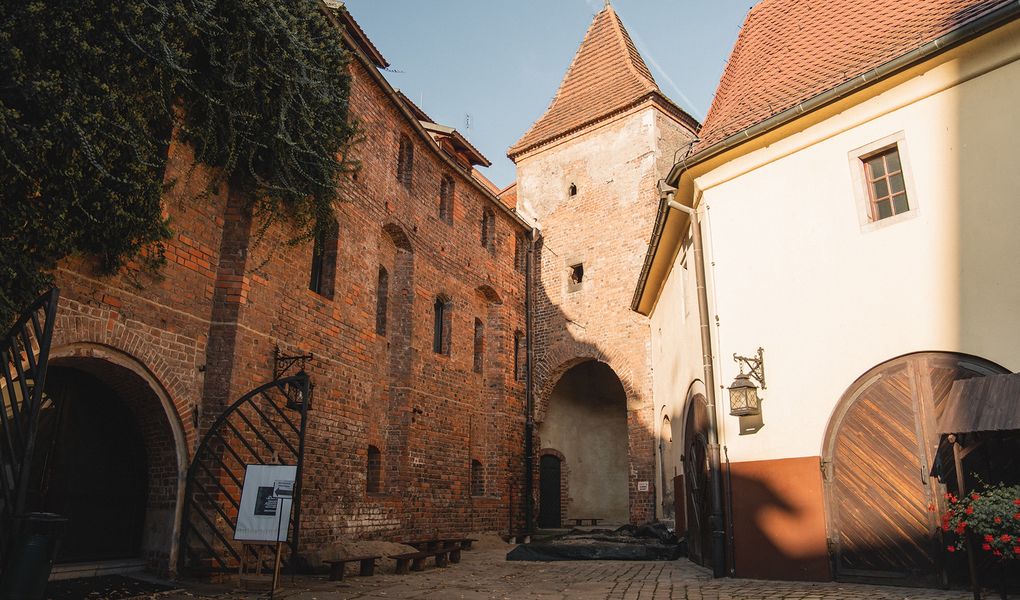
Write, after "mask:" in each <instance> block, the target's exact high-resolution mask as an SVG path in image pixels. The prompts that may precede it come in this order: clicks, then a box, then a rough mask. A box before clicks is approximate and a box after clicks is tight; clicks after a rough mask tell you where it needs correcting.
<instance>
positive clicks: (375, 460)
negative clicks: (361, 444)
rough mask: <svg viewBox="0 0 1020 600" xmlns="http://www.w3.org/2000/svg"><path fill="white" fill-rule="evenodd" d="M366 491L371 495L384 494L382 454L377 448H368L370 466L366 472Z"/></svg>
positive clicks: (368, 465)
mask: <svg viewBox="0 0 1020 600" xmlns="http://www.w3.org/2000/svg"><path fill="white" fill-rule="evenodd" d="M365 491H366V492H367V493H369V494H378V493H381V492H382V453H381V452H379V449H378V448H376V447H375V446H369V447H368V464H367V467H366V472H365Z"/></svg>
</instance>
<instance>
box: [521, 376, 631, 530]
mask: <svg viewBox="0 0 1020 600" xmlns="http://www.w3.org/2000/svg"><path fill="white" fill-rule="evenodd" d="M538 435H539V438H540V439H541V442H542V447H543V448H555V449H556V450H558V451H559V452H561V453H562V455H563V464H562V468H563V470H564V471H565V472H566V473H567V475H566V477H565V479H566V482H565V483H566V486H567V487H568V489H569V497H568V498H567V502H566V507H565V514H563V515H562V517H563V518H564V519H569V518H598V519H604V520H605V521H606V522H608V523H627V522H628V521H629V520H630V494H629V488H628V464H629V463H628V452H627V449H628V444H627V439H628V436H627V394H626V392H625V390H624V387H623V384H622V383H621V381H620V378H619V377H617V375H616V373H615V372H614V371H613V369H612V368H610V367H609V365H607V364H605V363H602V362H598V361H595V360H589V361H585V362H582V363H580V364H578V365H576V366H574V367H572V368H571V369H570V370H568V371H567V372H566V373H564V374H563V376H562V377H561V378H560V379H559V381H558V382H557V383H556V385H555V387H554V388H553V390H552V393H551V394H550V397H549V399H548V409H547V411H546V414H545V419H544V421H543V422H542V423H540V424H539V427H538ZM540 491H541V490H540ZM539 503H540V505H542V504H543V503H542V501H541V498H540V499H539Z"/></svg>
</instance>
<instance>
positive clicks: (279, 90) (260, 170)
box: [0, 0, 354, 321]
mask: <svg viewBox="0 0 1020 600" xmlns="http://www.w3.org/2000/svg"><path fill="white" fill-rule="evenodd" d="M346 61H347V56H346V53H345V52H344V50H343V46H342V40H341V37H340V32H339V31H337V30H336V29H335V28H333V27H332V26H331V25H330V24H329V23H328V22H327V21H326V19H325V18H324V16H323V15H322V14H321V13H319V10H318V4H317V3H316V2H314V1H313V0H300V1H295V2H285V3H280V2H276V1H275V0H166V1H159V0H152V1H148V0H124V1H121V2H103V1H100V0H73V1H71V0H52V1H46V2H43V1H38V0H37V1H26V0H12V1H10V2H4V3H0V181H3V184H4V185H3V187H2V188H0V194H2V195H0V202H2V209H3V210H0V321H3V320H7V319H9V318H10V317H11V316H12V315H14V314H17V312H18V311H19V309H20V307H22V306H23V305H25V304H27V303H28V302H30V301H31V299H33V298H34V297H35V296H36V295H37V294H38V293H39V292H40V291H41V290H42V289H43V288H45V287H46V286H48V285H49V284H50V280H51V275H50V273H49V271H51V270H52V269H53V268H54V267H55V265H56V263H57V261H59V260H60V259H62V258H64V257H67V256H70V255H74V254H86V255H92V256H95V257H97V258H98V259H99V264H100V266H101V268H102V269H103V270H104V271H105V272H114V271H116V270H118V269H120V268H121V267H123V266H124V265H125V264H126V263H127V262H128V261H131V260H135V259H139V258H141V259H143V262H147V263H148V264H150V265H151V266H158V265H159V264H160V263H161V259H162V251H161V243H162V242H163V241H165V240H166V239H168V238H169V236H170V227H169V223H168V222H167V221H166V220H165V219H164V217H163V207H162V205H161V198H162V191H163V177H164V172H165V169H166V162H167V150H168V147H169V144H170V141H171V137H172V135H174V134H175V133H176V134H178V135H179V138H180V139H181V140H183V141H185V142H187V143H189V144H191V145H192V146H193V147H194V149H195V155H196V160H197V161H198V162H200V163H202V164H205V165H208V166H212V167H216V168H218V170H219V171H218V172H219V173H220V177H221V179H222V180H224V181H227V182H229V184H230V185H231V186H233V187H234V188H235V189H236V190H238V191H241V192H243V193H245V194H246V195H247V197H249V198H250V199H251V203H250V208H251V209H252V210H253V211H254V212H255V214H256V215H257V216H258V217H259V218H260V219H262V221H263V224H268V223H271V222H275V221H277V220H282V219H286V220H289V221H291V222H292V223H293V224H294V225H295V226H296V231H297V232H298V234H297V235H298V236H299V237H308V236H310V235H312V233H313V230H314V229H315V228H316V227H318V226H319V225H318V223H326V222H328V221H330V220H331V219H330V217H332V203H333V201H334V199H335V196H336V189H337V186H338V184H339V183H340V179H341V178H342V177H343V175H344V173H345V172H346V171H348V170H350V168H351V166H350V165H349V164H348V163H346V162H344V159H343V158H341V157H343V156H346V155H347V154H348V153H347V152H346V150H347V146H348V144H349V143H350V141H351V139H352V137H353V135H354V127H353V126H352V124H351V123H350V122H349V119H348V110H347V109H348V95H349V91H350V78H349V76H348V74H347V70H346V66H347V62H346ZM218 183H219V182H215V183H214V184H218ZM260 230H264V229H260Z"/></svg>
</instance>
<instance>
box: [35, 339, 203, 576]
mask: <svg viewBox="0 0 1020 600" xmlns="http://www.w3.org/2000/svg"><path fill="white" fill-rule="evenodd" d="M46 395H47V397H48V401H47V402H46V403H45V405H44V407H43V410H42V414H41V415H40V438H39V441H38V445H37V451H36V453H35V458H34V461H35V468H33V474H34V482H33V485H32V489H31V490H30V495H31V496H30V506H31V507H32V510H43V511H48V512H55V513H58V514H61V515H64V516H66V517H67V518H68V519H69V523H68V525H67V529H66V531H65V533H64V536H63V538H62V541H61V546H60V551H59V554H58V556H57V561H58V562H63V563H73V562H92V561H103V560H114V559H144V560H145V561H146V563H147V564H148V565H149V566H150V567H152V568H154V569H156V570H159V571H164V570H166V569H167V568H168V567H169V565H171V564H173V563H172V559H173V558H174V554H175V550H176V539H177V533H176V532H177V530H178V529H179V520H180V494H181V485H180V483H181V474H182V473H183V470H184V469H183V468H182V467H183V465H184V464H186V463H185V461H186V455H185V451H184V436H183V428H182V427H181V424H180V421H179V419H178V417H177V414H176V410H174V409H173V408H169V411H170V412H169V415H168V407H172V404H171V402H170V400H169V398H168V397H167V395H166V393H165V391H164V390H163V389H162V387H161V386H159V384H158V383H157V382H156V380H155V378H154V377H153V376H152V375H151V374H150V373H149V372H148V371H147V370H146V369H145V368H144V367H143V366H142V365H141V364H140V363H138V362H137V361H135V360H134V359H133V358H131V357H129V356H127V355H125V354H123V353H120V352H118V351H115V350H112V349H108V348H103V347H92V346H87V345H81V346H72V347H63V348H58V349H55V350H54V351H53V353H52V357H51V362H50V371H49V375H48V377H47V386H46Z"/></svg>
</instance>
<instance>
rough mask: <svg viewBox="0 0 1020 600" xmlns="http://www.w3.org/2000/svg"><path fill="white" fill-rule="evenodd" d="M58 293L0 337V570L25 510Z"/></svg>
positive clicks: (39, 303)
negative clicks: (19, 518) (0, 490)
mask: <svg viewBox="0 0 1020 600" xmlns="http://www.w3.org/2000/svg"><path fill="white" fill-rule="evenodd" d="M59 296H60V291H59V290H57V289H56V288H53V289H52V290H50V291H49V292H47V293H45V294H43V295H42V296H40V297H39V299H37V300H36V301H35V302H34V303H32V305H31V306H30V307H29V308H28V310H26V311H25V312H23V313H22V314H21V317H20V318H19V319H18V320H17V321H15V323H14V326H13V327H11V328H10V329H9V330H8V331H7V334H6V335H5V336H4V337H3V339H0V489H2V492H3V495H2V496H0V569H2V568H3V565H4V564H5V563H6V561H7V559H8V556H9V553H10V544H11V543H12V542H13V540H15V539H16V538H17V531H16V529H17V517H18V516H20V515H23V514H24V512H25V508H26V506H25V504H26V500H27V494H28V488H29V484H30V478H31V473H30V471H31V467H32V456H33V454H34V451H35V443H36V437H37V435H38V425H39V412H40V409H41V408H42V405H43V403H44V402H46V398H45V396H43V390H44V388H45V386H46V367H47V365H48V364H49V354H50V342H51V340H52V339H53V325H54V320H55V317H56V313H57V299H58V298H59Z"/></svg>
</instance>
